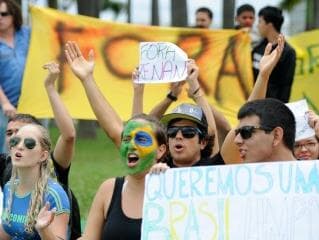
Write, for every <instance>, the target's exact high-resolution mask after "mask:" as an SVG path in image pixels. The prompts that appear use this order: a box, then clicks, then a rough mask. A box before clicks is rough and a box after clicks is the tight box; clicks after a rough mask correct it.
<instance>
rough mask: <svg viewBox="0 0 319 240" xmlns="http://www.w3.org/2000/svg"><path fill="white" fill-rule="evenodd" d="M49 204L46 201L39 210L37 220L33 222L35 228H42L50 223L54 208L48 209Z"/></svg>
mask: <svg viewBox="0 0 319 240" xmlns="http://www.w3.org/2000/svg"><path fill="white" fill-rule="evenodd" d="M49 208H50V205H49V203H46V204H45V206H44V207H43V208H42V209H41V210H40V212H39V214H38V217H37V222H36V224H35V228H36V229H38V230H39V229H43V228H46V227H48V226H49V225H50V223H51V222H52V221H53V219H54V216H55V209H52V210H49Z"/></svg>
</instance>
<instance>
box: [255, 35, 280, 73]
mask: <svg viewBox="0 0 319 240" xmlns="http://www.w3.org/2000/svg"><path fill="white" fill-rule="evenodd" d="M277 43H278V44H277V47H276V48H275V49H274V50H273V51H271V49H272V44H271V43H268V44H267V46H266V48H265V52H264V56H263V57H262V58H261V59H260V62H259V72H260V74H263V75H268V76H269V75H270V74H271V72H272V70H273V69H274V67H275V66H276V64H277V63H278V61H279V59H280V57H281V54H282V52H283V49H284V46H285V38H284V36H283V35H282V34H280V35H279V36H278V39H277Z"/></svg>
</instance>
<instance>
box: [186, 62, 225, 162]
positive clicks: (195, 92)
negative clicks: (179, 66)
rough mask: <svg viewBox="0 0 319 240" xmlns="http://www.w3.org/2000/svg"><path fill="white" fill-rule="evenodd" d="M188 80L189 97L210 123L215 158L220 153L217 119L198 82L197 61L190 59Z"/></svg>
mask: <svg viewBox="0 0 319 240" xmlns="http://www.w3.org/2000/svg"><path fill="white" fill-rule="evenodd" d="M187 74H188V75H187V78H186V81H187V83H188V86H189V89H188V92H189V96H190V97H192V98H193V100H194V101H195V102H196V104H197V105H198V106H200V107H201V108H202V109H203V111H204V113H205V116H206V118H207V122H208V134H209V135H210V136H213V137H214V146H213V151H212V156H214V155H215V154H216V153H218V151H219V143H218V134H217V129H216V123H215V118H214V115H213V111H212V110H211V108H210V105H209V103H208V101H207V99H206V98H205V94H204V92H203V91H202V90H201V88H200V85H199V82H198V74H199V69H198V66H197V65H196V63H195V61H194V60H192V59H190V60H189V62H188V64H187Z"/></svg>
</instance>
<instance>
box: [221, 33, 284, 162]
mask: <svg viewBox="0 0 319 240" xmlns="http://www.w3.org/2000/svg"><path fill="white" fill-rule="evenodd" d="M277 42H278V45H277V46H276V48H275V49H274V50H272V44H271V43H269V44H268V45H267V47H266V49H265V52H264V56H263V57H262V58H261V59H260V62H259V68H260V71H259V74H258V77H257V81H256V83H255V85H254V88H253V90H252V92H251V94H250V95H249V98H248V102H249V101H253V100H257V99H263V98H265V96H266V91H267V86H268V81H269V76H270V75H271V73H272V71H273V69H274V68H275V66H276V64H277V63H278V61H279V59H280V57H281V54H282V52H283V49H284V43H285V41H284V37H283V35H279V36H278V39H277ZM236 135H237V134H236V133H235V129H233V130H231V131H230V132H229V133H228V135H227V136H226V138H225V141H224V143H223V145H222V147H221V155H222V157H223V159H224V161H225V162H226V163H227V164H231V163H242V161H243V159H241V158H240V155H239V151H238V146H237V145H236V144H235V142H234V139H235V137H236Z"/></svg>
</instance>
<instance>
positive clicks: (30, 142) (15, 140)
mask: <svg viewBox="0 0 319 240" xmlns="http://www.w3.org/2000/svg"><path fill="white" fill-rule="evenodd" d="M21 140H22V138H20V137H12V138H10V141H9V146H10V148H12V147H16V146H17V145H18V144H19V143H20V142H21ZM23 143H24V146H25V147H26V148H27V149H30V150H31V149H33V148H34V147H35V146H36V145H37V141H36V140H35V139H33V138H25V139H24V140H23Z"/></svg>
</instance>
